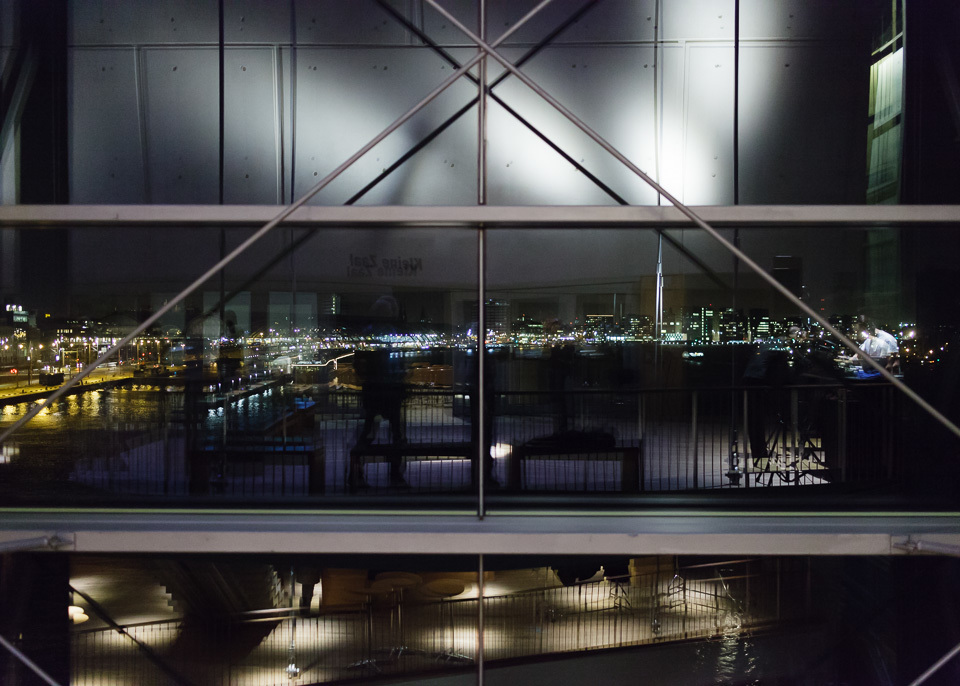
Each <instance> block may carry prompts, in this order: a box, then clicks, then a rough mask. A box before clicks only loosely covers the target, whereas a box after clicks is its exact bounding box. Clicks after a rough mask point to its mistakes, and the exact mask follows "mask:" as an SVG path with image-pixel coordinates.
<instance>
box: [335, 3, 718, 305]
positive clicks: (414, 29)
mask: <svg viewBox="0 0 960 686" xmlns="http://www.w3.org/2000/svg"><path fill="white" fill-rule="evenodd" d="M599 1H600V0H588V2H587V3H586V4H584V5H583V6H582V7H581V8H580V9H579V10H577V11H576V12H574V13H573V14H572V15H570V16H569V17H568V18H567V19H565V20H564V21H563V22H562V23H561V24H560V25H559V26H557V27H556V28H555V29H554V30H553V31H551V32H550V33H549V34H547V36H546V37H544V38H543V40H541V41H540V42H539V43H537V45H535V46H534V47H533V48H532V49H530V50H529V51H528V52H527V53H525V54H524V55H523V56H522V57H521V58H520V59H519V60H517V61H516V63H514V66H515V67H517V68H520V67H521V66H523V64H525V63H526V62H528V61H529V60H530V59H532V58H533V57H534V56H535V55H536V54H537V53H539V52H540V51H541V50H542V49H543V48H545V47H546V46H547V45H549V44H550V43H552V42H553V40H554V39H555V38H556V37H557V36H559V35H560V34H561V33H563V31H565V30H566V29H567V28H568V27H569V26H570V25H571V24H573V23H575V22H576V21H578V20H579V19H580V18H581V17H582V16H583V15H584V14H586V13H587V12H588V11H589V10H590V9H592V8H593V7H595V6H596V5H597V3H599ZM377 3H378V4H380V6H381V7H382V8H383V9H384V10H386V11H387V13H388V14H390V15H391V16H392V17H393V18H394V19H396V20H397V21H398V22H399V23H400V24H402V25H403V26H404V28H406V29H407V30H408V31H410V32H411V33H413V34H414V35H416V36H417V38H419V39H420V40H422V41H423V42H424V43H425V44H426V45H427V46H428V47H430V48H431V49H432V50H433V51H434V52H436V53H437V54H438V55H440V57H442V58H443V59H444V60H445V61H446V62H447V64H449V65H451V66H452V67H453V68H454V69H457V68H459V67H460V63H459V62H458V61H457V60H456V58H454V57H453V55H451V54H450V53H449V52H447V51H446V50H445V49H444V48H443V47H442V46H441V45H439V44H438V43H437V42H436V41H434V40H433V39H432V38H430V36H428V35H427V34H426V33H424V32H423V31H422V30H421V29H420V28H419V27H418V26H417V25H416V24H414V23H413V22H411V21H410V20H409V19H408V18H407V17H405V16H404V15H403V14H401V13H400V12H399V11H397V10H396V9H395V8H394V7H392V6H390V4H389V3H388V2H387V0H377ZM510 76H511V72H510V71H509V70H508V71H505V72H503V73H502V74H500V76H498V77H497V78H496V79H494V80H493V81H492V82H491V83H490V85H489V86H487V87H486V88H485V91H486V94H487V96H488V97H489V98H490V99H491V100H493V101H494V102H496V103H497V104H498V105H500V107H502V108H503V109H504V110H505V111H506V112H507V113H508V114H510V115H511V116H512V117H513V118H514V119H516V120H517V121H518V122H519V123H520V124H522V125H523V126H525V127H526V128H527V129H528V130H529V131H530V132H531V133H533V135H535V136H536V137H537V138H539V139H540V140H541V141H543V142H544V143H546V144H547V145H548V146H549V147H550V149H551V150H553V151H554V152H555V153H557V154H558V155H560V156H561V157H562V158H563V159H564V161H565V162H568V163H569V164H571V165H573V167H574V168H575V169H576V170H577V171H578V172H580V173H581V174H583V175H584V176H586V177H587V178H588V179H589V180H590V181H592V182H593V183H594V184H595V185H596V186H597V187H598V188H599V189H600V190H602V191H603V192H604V193H606V194H607V195H608V196H610V198H612V199H613V200H614V201H615V202H617V203H619V204H621V205H629V204H630V203H628V202H627V201H626V200H625V199H624V198H623V197H622V196H621V195H620V194H619V193H617V192H616V191H614V190H613V189H612V188H610V186H608V185H607V184H605V183H604V182H603V181H602V180H600V178H599V177H597V176H596V175H595V174H593V172H591V171H590V170H589V169H587V168H586V167H584V166H583V165H582V164H581V163H580V162H578V161H577V160H576V159H574V158H573V157H572V156H571V155H569V154H568V153H567V152H566V151H565V150H563V149H562V148H561V147H560V146H559V145H557V144H556V143H554V142H553V141H552V140H550V138H549V137H547V136H546V135H545V134H544V133H542V132H541V131H540V130H539V129H538V128H536V127H535V126H534V125H533V124H532V123H530V122H529V121H528V120H527V119H525V118H524V117H523V116H522V115H521V114H520V113H519V112H517V111H516V110H515V109H513V108H512V107H510V105H508V104H507V103H506V102H504V101H503V99H502V98H500V96H498V95H497V94H496V93H494V92H493V89H494V88H496V87H497V86H498V85H499V84H501V83H503V81H504V80H506V79H507V78H509V77H510ZM467 78H468V79H470V80H471V81H473V82H474V83H475V84H477V85H480V80H479V79H478V78H477V77H475V76H474V75H473V74H467ZM478 100H479V98H474V99H473V100H471V101H470V102H469V103H467V105H466V108H469V107H472V106H473V105H474V104H475V103H476V102H477V101H478ZM466 108H465V109H461V110H460V111H459V112H456V113H455V114H454V115H453V116H452V117H451V118H450V119H448V120H447V121H446V122H444V123H443V124H441V126H442V127H443V128H444V129H446V128H447V127H448V126H449V125H450V124H451V123H453V120H454V119H455V118H459V117H460V116H462V115H463V114H464V113H465V110H466ZM437 133H438V135H439V131H438V132H437ZM435 137H436V136H432V137H430V140H433V138H435ZM422 147H423V146H420V147H417V148H416V150H420V149H421V148H422ZM411 150H413V149H411ZM411 156H412V155H411ZM406 159H409V157H406V156H405V157H403V158H401V160H403V161H406ZM389 171H392V169H388V170H387V171H386V172H384V174H381V175H380V176H378V177H377V179H375V180H374V181H373V183H374V184H376V183H379V182H380V181H381V180H382V178H383V176H384V175H385V174H386V173H389ZM369 187H370V186H368V188H369ZM365 190H366V189H365ZM347 204H350V203H349V201H348V203H347ZM654 230H655V231H656V232H657V233H658V234H659V235H660V236H662V237H663V238H664V240H666V241H667V243H669V244H670V245H672V246H673V247H674V249H675V250H677V251H679V252H680V254H682V255H683V256H684V257H686V258H687V259H688V260H690V262H691V263H693V265H694V266H696V267H697V268H698V269H699V270H700V271H702V272H703V273H704V274H706V275H707V277H708V278H709V279H710V280H711V281H713V282H714V283H715V284H717V285H718V286H720V287H721V288H723V289H724V290H730V285H729V284H727V282H726V281H724V280H723V279H722V278H720V276H719V275H718V274H717V273H716V272H715V271H713V270H712V269H710V267H708V266H707V264H706V263H705V262H704V261H703V260H701V259H700V258H699V257H697V256H696V255H694V254H693V253H691V252H690V251H689V250H688V249H687V248H686V246H684V245H683V244H682V243H680V241H678V240H677V239H676V238H674V237H673V236H671V235H670V234H668V233H666V232H665V231H664V230H663V229H659V228H657V229H654Z"/></svg>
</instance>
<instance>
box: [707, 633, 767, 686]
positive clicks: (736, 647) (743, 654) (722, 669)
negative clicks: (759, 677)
mask: <svg viewBox="0 0 960 686" xmlns="http://www.w3.org/2000/svg"><path fill="white" fill-rule="evenodd" d="M718 645H719V652H718V653H717V668H716V671H715V675H716V676H715V681H714V683H717V684H727V683H731V681H734V680H735V681H736V683H743V684H749V683H759V681H749V679H750V677H752V676H753V675H754V674H756V672H757V654H756V649H755V648H754V645H753V642H752V641H751V640H750V639H749V638H748V637H746V636H741V635H740V634H739V633H738V632H736V631H727V632H725V633H724V637H723V639H722V640H721V641H720V642H719V644H718Z"/></svg>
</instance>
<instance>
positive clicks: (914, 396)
mask: <svg viewBox="0 0 960 686" xmlns="http://www.w3.org/2000/svg"><path fill="white" fill-rule="evenodd" d="M424 2H426V3H427V4H429V5H430V6H431V7H433V8H434V9H435V10H436V11H437V12H439V13H440V14H441V16H443V17H444V18H445V19H446V20H447V21H449V22H450V23H451V24H453V25H454V26H456V27H457V28H458V29H460V30H461V31H462V32H463V33H464V34H465V35H467V36H468V37H469V38H470V40H472V41H473V42H474V43H476V44H477V46H479V47H480V48H481V49H482V50H483V51H484V52H486V53H487V54H488V55H490V56H491V57H492V58H493V59H495V60H496V61H497V62H499V63H500V64H502V65H503V67H504V68H505V69H507V70H508V71H509V72H510V73H512V74H513V75H514V76H516V77H517V78H518V79H520V80H521V81H523V83H524V84H525V85H526V86H527V87H528V88H530V90H532V91H533V92H534V93H536V94H537V95H539V96H540V97H541V98H543V99H544V100H546V101H547V103H549V104H550V106H551V107H553V108H554V109H555V110H557V111H558V112H559V113H560V114H562V115H563V116H564V117H566V118H567V119H568V120H569V121H570V122H571V123H572V124H574V125H575V126H576V127H577V128H579V129H580V130H581V131H583V132H584V133H585V134H587V135H588V136H589V137H590V138H591V139H592V140H593V141H594V142H595V143H597V144H598V145H599V146H600V147H602V148H603V149H604V150H606V151H607V152H608V153H610V154H611V155H613V156H614V157H615V158H616V159H617V160H619V161H620V162H621V163H622V164H623V165H624V166H626V167H627V168H628V169H629V170H630V171H632V172H633V173H634V174H636V175H637V176H639V177H640V178H641V179H643V180H644V181H645V182H646V183H647V184H648V185H649V186H650V187H651V188H653V189H654V190H655V191H657V192H658V193H660V194H661V195H662V196H663V197H664V198H666V199H667V201H668V202H669V203H670V204H671V205H673V206H674V207H676V208H677V209H678V210H679V211H680V212H681V213H682V214H683V215H684V216H686V217H687V218H688V219H689V220H690V221H692V222H693V223H694V224H696V225H697V226H699V227H700V228H701V229H703V230H704V231H705V232H706V233H707V234H708V235H709V236H710V237H712V238H713V239H714V240H716V241H717V242H718V243H720V245H721V246H723V247H724V248H725V249H726V250H727V251H728V252H730V253H731V254H732V255H734V256H735V257H737V258H738V259H740V260H741V261H742V262H743V263H744V264H746V265H747V266H748V267H749V268H750V269H752V270H753V271H754V272H755V273H756V274H757V275H758V276H759V277H760V278H762V279H763V280H764V281H766V282H767V283H768V284H770V286H772V287H773V288H774V290H776V291H777V292H778V293H780V294H781V295H783V296H784V297H785V298H786V299H787V302H790V303H792V304H793V305H795V306H796V307H798V308H799V309H800V310H801V311H802V312H803V313H804V314H806V315H807V316H808V317H810V318H811V319H813V320H815V321H817V322H819V323H820V325H821V326H823V328H825V329H826V330H827V331H829V332H830V333H831V334H833V335H834V336H836V337H837V340H839V341H840V342H841V343H843V345H844V346H845V347H847V348H849V349H850V350H851V351H853V353H854V354H855V355H857V356H858V357H859V358H860V359H861V360H863V362H864V363H865V364H867V365H868V366H870V367H872V368H873V369H874V370H876V371H877V372H879V373H880V375H881V376H882V377H883V378H884V379H886V380H887V381H889V382H890V383H891V384H892V385H893V386H894V388H896V389H898V390H899V391H900V392H901V393H903V394H904V395H906V396H907V397H908V398H910V399H911V400H913V401H914V402H915V403H916V404H917V405H919V406H920V407H921V408H922V409H923V410H924V411H925V412H927V413H928V414H929V415H930V416H931V417H933V418H934V419H936V420H937V421H938V422H939V423H940V424H941V425H942V426H944V427H945V428H946V429H948V430H949V431H950V432H951V433H953V434H954V435H956V436H957V437H960V427H958V426H957V425H956V424H954V423H953V422H952V421H950V420H949V419H947V417H945V416H944V415H943V414H942V413H941V412H940V411H939V410H937V409H936V408H935V407H934V406H933V405H931V404H930V403H928V402H927V401H926V400H924V399H923V398H922V397H921V396H920V395H919V394H918V393H917V392H916V391H914V390H913V389H912V388H910V387H909V386H907V385H906V384H905V383H903V381H901V380H900V379H898V378H897V377H895V376H894V375H893V374H892V373H891V372H890V371H889V370H887V369H886V368H885V367H884V366H883V365H881V364H879V363H878V362H877V361H876V360H874V359H873V358H872V357H870V356H869V355H867V354H866V353H864V352H863V351H862V350H860V347H859V346H858V345H857V344H856V343H855V342H854V341H852V340H850V339H849V338H848V337H847V336H845V335H844V334H842V333H840V331H839V330H838V329H837V328H836V327H835V326H833V325H832V324H831V323H830V322H829V321H827V319H826V317H824V316H822V315H821V314H820V313H818V312H817V311H815V310H814V309H813V308H812V307H810V306H809V305H807V304H806V303H805V302H803V301H802V300H800V298H798V297H797V296H795V295H794V294H793V293H792V292H790V290H789V289H788V288H787V287H786V286H784V285H783V284H782V283H780V282H779V281H777V280H776V279H775V278H773V276H771V275H770V274H768V273H767V272H766V271H765V270H764V269H763V268H762V267H761V266H760V265H758V264H757V263H756V262H754V261H753V259H752V258H751V257H750V256H749V255H747V254H746V253H745V252H743V251H742V250H740V248H738V247H737V246H736V245H734V244H733V243H731V242H730V241H728V240H727V239H726V238H724V237H723V236H722V235H721V234H720V232H719V231H717V230H716V229H715V228H713V227H712V226H710V225H709V224H708V223H707V222H705V221H704V220H703V219H702V218H701V217H700V216H699V215H698V214H697V213H696V212H694V211H693V210H692V209H690V208H689V207H687V206H686V205H684V204H683V203H682V202H680V200H678V199H677V198H675V197H674V196H673V195H672V194H671V193H669V192H668V191H667V190H666V189H665V188H664V187H663V186H661V185H660V184H659V183H657V182H656V181H655V180H654V179H652V178H651V177H650V176H649V175H647V174H646V173H645V172H644V171H643V170H642V169H640V168H639V167H638V166H637V165H635V164H634V163H633V162H631V161H630V159H629V158H627V157H626V156H625V155H624V154H623V153H621V152H620V151H619V150H617V149H616V148H615V147H613V145H611V144H610V143H609V142H608V141H607V140H605V139H604V138H603V137H602V136H601V135H600V134H599V133H597V132H596V131H594V130H593V129H592V128H591V127H590V126H588V125H587V124H586V123H585V122H583V121H582V120H581V119H580V118H579V117H577V116H576V115H575V114H574V113H573V112H571V111H570V110H569V109H567V108H566V107H565V106H564V105H563V103H561V102H560V101H559V100H557V99H556V98H554V97H553V96H552V95H550V94H549V93H548V92H547V91H545V90H544V89H543V88H541V87H540V86H539V85H538V84H537V83H536V82H534V81H533V79H531V78H530V77H529V76H527V75H526V74H524V73H523V72H522V71H520V70H519V69H517V68H516V67H515V66H514V65H513V64H512V63H511V62H510V60H508V59H506V58H505V57H503V56H502V55H501V54H500V53H498V52H497V51H496V50H495V49H494V48H495V47H496V46H492V45H489V44H487V43H486V42H485V41H484V40H482V39H481V38H480V37H478V36H477V35H476V34H474V33H473V32H472V31H470V29H468V28H467V27H466V26H464V25H463V23H462V22H460V21H459V20H458V19H457V18H456V17H454V16H453V15H452V14H450V12H448V11H447V10H445V9H443V8H442V7H441V6H440V5H439V4H438V3H437V0H424Z"/></svg>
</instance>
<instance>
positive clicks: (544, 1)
mask: <svg viewBox="0 0 960 686" xmlns="http://www.w3.org/2000/svg"><path fill="white" fill-rule="evenodd" d="M550 2H552V0H541V2H539V3H538V4H537V5H536V6H535V7H534V8H533V9H531V10H530V11H529V12H527V13H526V14H525V15H524V16H523V17H522V18H521V19H520V20H519V21H518V22H517V23H516V24H514V25H513V26H511V27H510V28H509V29H507V31H505V32H504V33H503V34H502V35H501V36H500V37H499V38H498V39H497V40H496V41H494V43H493V45H499V44H500V43H502V42H504V41H505V40H507V38H509V37H510V36H511V35H512V34H513V33H514V32H516V31H517V30H518V29H520V27H522V26H523V25H524V24H526V23H527V22H528V21H529V20H530V19H531V18H532V17H534V16H535V15H536V14H537V13H538V12H539V11H540V10H541V9H543V8H544V7H546V6H547V5H549V4H550ZM483 55H484V52H483V51H482V50H478V51H477V54H476V55H474V56H473V57H472V58H470V60H468V61H467V63H466V64H464V65H463V67H461V68H460V69H457V70H456V71H455V72H454V73H453V74H451V75H450V76H448V77H447V78H446V79H444V80H443V81H442V82H441V83H440V84H439V85H438V86H437V87H436V88H434V89H433V90H432V91H430V92H429V93H428V94H427V95H426V96H425V97H424V98H423V99H422V100H420V102H418V103H417V104H416V105H414V106H413V107H411V108H410V109H409V110H407V111H406V112H405V113H404V114H402V115H401V116H400V117H398V118H397V119H396V120H395V121H394V122H393V123H392V124H390V125H389V126H388V127H387V128H385V129H384V130H383V131H381V132H380V133H378V134H377V135H376V136H374V137H373V138H372V139H370V141H369V142H368V143H367V144H366V145H364V146H363V147H362V148H360V149H359V150H358V151H357V152H355V153H354V154H353V155H351V156H350V157H349V158H348V159H347V160H345V161H344V162H342V163H341V164H340V165H339V166H338V167H337V168H336V169H334V170H333V171H332V172H330V173H329V174H327V175H326V176H325V177H324V178H322V179H321V180H320V181H318V182H317V183H316V184H315V185H314V186H313V187H312V188H311V189H310V190H309V191H307V192H306V193H305V194H304V195H303V197H301V198H300V199H299V200H297V201H296V202H295V203H293V204H291V205H288V206H287V207H285V208H284V209H283V210H281V211H280V213H279V214H277V216H275V217H274V218H273V219H271V220H270V221H268V222H267V223H266V224H264V225H263V226H262V227H260V228H259V229H258V230H257V231H256V232H254V233H253V234H252V235H251V236H249V237H248V238H247V239H246V240H245V241H243V242H242V243H240V245H238V246H237V247H236V248H234V249H233V250H232V251H231V252H230V253H229V254H227V255H226V256H224V257H223V258H222V259H220V261H218V262H217V263H216V264H215V265H213V266H212V267H210V268H209V269H208V270H207V271H206V272H204V273H203V274H201V275H200V276H199V277H198V278H197V279H196V280H194V281H193V283H191V284H190V285H189V286H187V287H186V288H185V289H183V290H182V291H180V293H178V294H177V295H175V296H174V297H173V298H171V299H170V300H169V301H167V303H166V304H164V305H163V306H162V307H161V308H160V309H158V310H157V311H156V312H154V313H153V314H152V315H150V316H149V317H147V318H146V319H145V320H144V321H143V322H141V323H140V324H138V325H137V326H136V327H135V328H134V329H133V331H131V332H130V333H128V334H127V335H126V336H124V337H123V338H122V339H120V341H119V342H117V343H115V344H114V345H113V346H112V347H111V348H109V349H108V350H107V351H106V352H104V353H103V354H102V355H100V357H98V358H97V359H96V360H94V361H93V362H91V363H90V364H88V365H87V366H86V367H84V368H83V370H81V372H80V373H79V374H77V375H76V376H74V377H73V378H71V379H70V380H69V381H67V382H66V383H65V384H63V385H62V386H60V388H58V389H56V390H55V391H53V392H52V393H51V394H50V395H49V396H47V398H46V401H45V402H43V403H37V404H36V405H34V406H33V408H31V409H30V411H29V412H27V413H26V414H25V415H24V416H23V417H21V418H20V419H18V420H17V421H16V422H14V423H13V424H11V425H10V426H9V427H8V428H7V429H6V431H4V432H3V433H2V434H0V444H3V442H4V441H5V440H7V438H9V437H10V436H11V435H13V433H14V432H15V431H17V430H18V429H19V428H20V427H21V426H23V425H24V424H26V423H27V422H29V421H30V420H31V419H33V418H34V417H36V416H37V414H38V413H39V412H40V410H41V409H42V408H44V407H48V406H49V404H50V403H51V402H53V401H54V400H56V399H57V398H59V397H60V396H62V395H64V394H65V393H66V392H67V391H69V390H70V389H71V388H73V387H74V386H75V385H76V384H78V383H80V382H81V381H82V380H83V379H84V378H86V377H87V376H89V375H90V373H91V372H92V371H93V370H94V369H96V368H97V367H99V366H100V365H101V364H103V363H104V362H106V361H107V360H108V359H110V358H111V357H113V355H114V354H115V353H116V352H117V351H118V350H120V349H121V348H123V346H125V345H127V344H128V343H129V342H130V341H132V340H133V339H134V338H136V337H137V336H139V335H140V334H141V333H143V332H144V331H146V330H147V329H149V328H150V327H151V326H153V324H154V323H155V322H157V321H158V320H159V319H160V318H161V317H162V316H163V315H165V314H166V313H167V312H169V311H170V310H172V309H173V308H174V307H176V306H177V305H179V304H180V303H181V302H182V301H183V300H184V299H185V298H186V297H187V296H188V295H190V294H191V293H193V292H194V291H195V290H197V289H198V288H200V286H202V285H203V284H204V283H206V282H207V281H208V280H209V279H211V278H213V277H214V276H216V275H217V274H218V273H219V272H220V271H221V270H222V269H223V268H224V267H226V266H227V265H228V264H230V263H231V262H233V260H235V259H236V258H237V257H238V256H239V255H241V254H243V253H244V252H245V251H246V250H247V248H249V247H250V246H251V245H253V244H254V243H256V242H257V241H258V240H260V239H261V238H263V237H264V236H265V235H267V234H268V233H269V232H270V231H271V230H273V228H274V227H276V226H277V225H278V224H280V223H281V222H282V221H283V220H285V219H286V218H287V217H289V216H290V215H291V214H293V213H294V212H295V211H296V210H297V209H299V208H300V207H302V206H304V205H305V204H306V203H307V201H309V200H310V198H312V197H313V196H315V195H316V194H317V193H319V192H320V191H321V190H323V189H324V188H326V187H327V186H328V185H329V184H330V183H331V182H332V181H333V180H334V179H336V178H337V177H338V176H340V174H342V173H343V172H344V171H346V170H347V169H349V168H350V167H351V166H352V165H353V163H354V162H356V161H357V160H359V159H360V158H361V157H363V156H364V155H366V154H367V153H368V152H370V150H372V149H373V148H374V147H375V146H376V145H377V144H378V143H380V142H381V141H382V140H383V139H385V138H386V137H387V136H389V135H390V134H391V133H393V132H394V131H396V130H397V129H399V128H400V127H401V126H402V125H403V124H405V123H406V122H407V121H409V120H410V118H411V117H413V116H414V115H415V114H416V113H417V112H419V111H420V110H422V109H423V108H424V107H426V106H427V105H428V104H430V103H431V102H433V100H435V99H436V98H437V96H439V95H440V94H441V93H443V92H444V91H445V90H446V89H447V88H449V87H450V86H451V85H453V83H454V82H455V81H457V80H458V79H459V78H460V77H461V76H463V75H464V74H466V73H467V72H468V71H469V70H470V69H471V68H473V66H474V65H475V64H477V63H478V62H479V61H480V60H481V59H483Z"/></svg>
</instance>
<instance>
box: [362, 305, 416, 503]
mask: <svg viewBox="0 0 960 686" xmlns="http://www.w3.org/2000/svg"><path fill="white" fill-rule="evenodd" d="M399 311H400V308H399V306H398V304H397V301H396V299H394V298H393V297H392V296H389V295H385V296H382V297H381V298H379V299H378V300H377V301H376V302H375V303H374V305H373V307H372V309H371V321H370V324H369V325H368V326H367V327H365V330H364V333H365V334H366V335H367V336H368V337H371V338H373V339H374V340H375V341H376V345H377V347H375V348H373V349H372V350H357V351H356V352H355V353H354V356H353V367H354V369H355V370H356V373H357V377H358V379H359V381H360V388H361V390H360V403H361V405H362V407H363V426H362V428H361V429H360V435H359V436H358V438H357V443H356V445H355V446H354V448H353V450H352V451H351V468H350V486H351V487H352V488H357V487H361V486H364V485H365V484H364V481H363V473H362V472H363V461H362V455H363V453H364V452H365V451H366V450H368V449H369V448H370V446H371V445H373V444H374V443H376V441H377V435H378V433H379V428H380V421H381V420H384V419H385V420H387V422H389V424H390V438H391V446H392V448H393V449H392V450H389V451H388V452H387V459H388V460H389V462H390V483H391V484H392V485H403V484H404V483H405V481H404V478H403V473H404V464H403V455H402V453H401V451H400V450H399V448H400V447H401V446H402V445H403V444H404V443H406V432H405V426H404V421H403V399H404V394H405V387H404V378H405V371H404V367H403V360H402V358H401V357H400V353H399V351H397V350H394V349H393V346H392V344H391V341H390V335H391V334H395V333H396V321H397V319H398V317H399Z"/></svg>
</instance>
